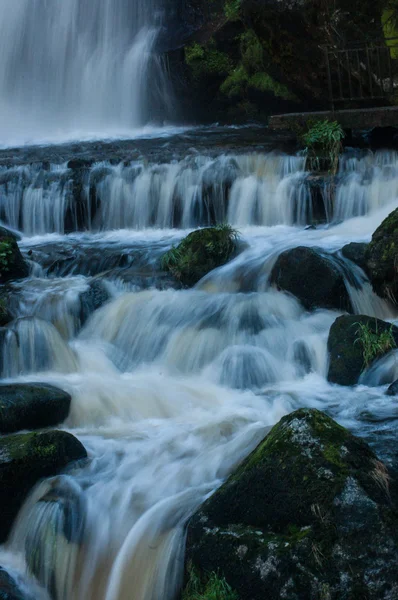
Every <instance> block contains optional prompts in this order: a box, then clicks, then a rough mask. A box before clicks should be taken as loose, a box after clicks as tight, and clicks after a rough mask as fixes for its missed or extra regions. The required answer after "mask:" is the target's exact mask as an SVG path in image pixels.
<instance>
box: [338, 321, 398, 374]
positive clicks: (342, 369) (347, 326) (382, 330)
mask: <svg viewBox="0 0 398 600" xmlns="http://www.w3.org/2000/svg"><path fill="white" fill-rule="evenodd" d="M363 328H366V330H365V333H368V334H370V336H372V340H374V344H370V345H369V350H370V346H371V345H373V352H374V353H373V356H372V355H370V356H369V359H370V360H367V359H366V351H367V349H366V347H364V341H365V340H364V339H363V337H362V335H363V334H361V331H363ZM389 332H391V336H392V337H391V344H388V343H386V342H383V339H384V338H381V340H380V336H382V335H383V334H387V336H388V337H387V340H388V338H389ZM362 340H363V341H362ZM379 341H380V344H378V342H379ZM394 343H395V346H396V345H398V328H397V327H395V326H393V325H391V323H386V322H385V321H382V320H380V319H375V318H374V317H368V316H366V315H353V316H342V317H339V318H338V319H336V321H335V322H334V323H333V325H332V327H331V328H330V332H329V338H328V351H329V355H330V362H329V373H328V380H329V381H330V382H332V383H338V384H339V385H355V384H356V383H358V380H359V377H360V376H361V373H362V372H363V371H364V370H365V369H366V368H367V366H369V365H370V363H371V362H373V361H374V360H376V359H379V358H381V357H382V356H384V355H386V354H388V352H390V351H391V350H392V349H393V348H394ZM367 362H368V364H367Z"/></svg>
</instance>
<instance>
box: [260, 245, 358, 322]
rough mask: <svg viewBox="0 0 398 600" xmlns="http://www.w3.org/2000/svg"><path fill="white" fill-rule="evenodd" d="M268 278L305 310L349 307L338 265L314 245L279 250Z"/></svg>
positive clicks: (345, 308) (349, 303)
mask: <svg viewBox="0 0 398 600" xmlns="http://www.w3.org/2000/svg"><path fill="white" fill-rule="evenodd" d="M270 281H271V283H273V284H274V285H276V286H277V287H278V289H280V290H283V291H285V292H289V293H290V294H293V296H296V298H298V299H299V300H300V302H301V303H302V304H303V306H304V307H305V308H306V309H308V310H313V309H315V308H332V309H333V308H335V309H338V310H348V311H350V310H351V302H350V299H349V296H348V292H347V289H346V286H345V284H344V276H343V272H342V270H341V268H339V265H338V263H337V262H336V260H335V259H334V258H333V257H331V256H330V255H327V254H326V253H325V252H323V251H321V250H319V249H317V248H307V247H305V246H299V247H297V248H292V249H291V250H286V251H285V252H282V254H280V255H279V257H278V259H277V261H276V263H275V265H274V268H273V269H272V272H271V277H270Z"/></svg>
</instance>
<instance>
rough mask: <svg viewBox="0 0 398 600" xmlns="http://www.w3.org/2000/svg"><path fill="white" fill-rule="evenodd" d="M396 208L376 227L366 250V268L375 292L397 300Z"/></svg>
mask: <svg viewBox="0 0 398 600" xmlns="http://www.w3.org/2000/svg"><path fill="white" fill-rule="evenodd" d="M397 257H398V209H396V210H394V211H393V212H392V213H391V214H390V215H389V216H388V217H387V218H386V219H385V220H384V221H383V222H382V224H381V225H380V226H379V227H378V228H377V229H376V231H375V232H374V234H373V236H372V241H371V242H370V244H369V245H368V248H367V252H366V261H367V270H368V273H369V277H370V280H371V282H372V284H373V287H374V288H375V290H376V292H377V293H378V294H380V295H381V296H384V297H385V298H388V299H389V300H392V301H393V302H394V303H395V304H396V303H397V302H398V266H397Z"/></svg>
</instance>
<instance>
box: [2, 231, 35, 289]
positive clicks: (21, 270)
mask: <svg viewBox="0 0 398 600" xmlns="http://www.w3.org/2000/svg"><path fill="white" fill-rule="evenodd" d="M0 234H1V232H0ZM28 275H29V266H28V264H27V262H26V261H25V259H24V257H23V256H22V254H21V251H20V249H19V247H18V244H17V241H16V239H15V237H13V236H11V235H0V284H1V283H6V282H7V281H10V280H12V279H23V278H24V277H27V276H28Z"/></svg>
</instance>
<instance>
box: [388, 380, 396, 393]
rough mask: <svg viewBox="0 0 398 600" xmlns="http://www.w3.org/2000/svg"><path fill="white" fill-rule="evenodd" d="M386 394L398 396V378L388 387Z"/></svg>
mask: <svg viewBox="0 0 398 600" xmlns="http://www.w3.org/2000/svg"><path fill="white" fill-rule="evenodd" d="M386 394H387V396H398V379H397V380H396V381H394V382H393V383H392V384H391V385H390V386H389V387H388V389H387V391H386Z"/></svg>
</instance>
